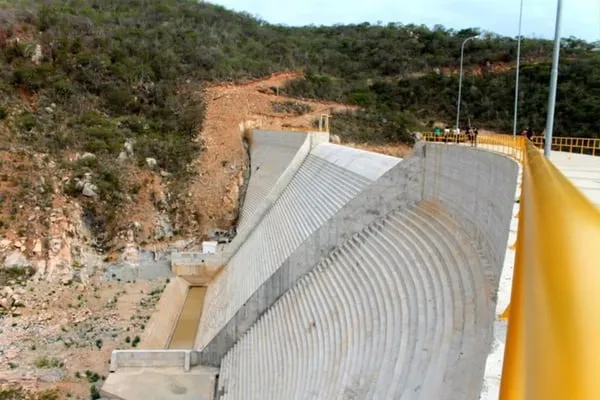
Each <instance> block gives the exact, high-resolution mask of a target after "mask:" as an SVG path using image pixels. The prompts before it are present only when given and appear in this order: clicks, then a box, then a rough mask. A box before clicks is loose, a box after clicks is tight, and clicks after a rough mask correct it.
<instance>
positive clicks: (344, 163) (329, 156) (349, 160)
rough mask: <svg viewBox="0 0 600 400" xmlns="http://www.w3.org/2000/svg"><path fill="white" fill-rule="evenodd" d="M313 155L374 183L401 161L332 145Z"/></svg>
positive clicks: (315, 151)
mask: <svg viewBox="0 0 600 400" xmlns="http://www.w3.org/2000/svg"><path fill="white" fill-rule="evenodd" d="M312 154H313V155H315V156H317V157H320V158H322V159H324V160H327V161H328V162H330V163H332V164H333V165H337V166H338V167H341V168H344V169H346V170H348V171H351V172H353V173H355V174H357V175H360V176H362V177H364V178H367V179H369V180H372V181H374V180H377V179H379V177H380V176H381V175H383V174H384V173H385V172H386V171H387V170H389V169H390V168H392V167H393V166H394V165H396V164H398V162H400V161H401V159H400V158H397V157H391V156H386V155H383V154H376V153H372V152H370V151H364V150H359V149H353V148H350V147H345V146H338V145H335V144H331V143H326V144H322V145H320V146H318V147H316V148H315V149H314V150H313V152H312Z"/></svg>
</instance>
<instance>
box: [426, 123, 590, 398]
mask: <svg viewBox="0 0 600 400" xmlns="http://www.w3.org/2000/svg"><path fill="white" fill-rule="evenodd" d="M425 139H426V140H427V139H428V138H427V137H426V138H425ZM511 145H512V146H514V147H513V149H512V150H511V149H509V147H510V146H511ZM477 147H481V148H485V149H490V150H494V151H500V152H502V153H504V154H508V155H511V156H513V157H515V158H517V159H519V158H520V160H521V162H522V165H523V180H522V188H521V202H520V211H519V228H518V235H517V246H516V258H515V269H514V276H513V288H512V294H511V305H510V316H509V321H508V333H507V341H506V348H505V357H504V364H503V372H502V380H501V389H500V399H501V400H530V399H532V400H538V399H539V400H542V399H543V400H546V399H557V400H559V399H560V400H563V399H574V400H575V399H577V400H596V399H600V211H598V209H597V208H596V207H595V206H594V205H593V204H592V203H591V202H590V201H589V200H588V199H587V198H586V197H585V196H584V195H583V194H582V193H581V192H580V191H579V190H578V189H577V188H576V187H575V186H573V184H572V183H571V182H570V181H569V180H568V179H567V178H566V177H565V176H564V175H563V174H562V173H561V172H560V171H559V170H558V169H557V168H556V167H555V166H554V165H553V164H552V163H551V162H550V161H549V160H548V159H546V158H545V157H543V155H542V154H541V152H540V151H539V149H538V148H536V147H535V145H534V144H533V143H531V142H530V141H528V140H525V139H524V138H523V137H517V138H513V137H511V136H508V135H504V136H501V135H489V136H483V135H480V136H479V138H478V139H477Z"/></svg>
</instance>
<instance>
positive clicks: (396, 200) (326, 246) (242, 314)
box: [200, 150, 422, 366]
mask: <svg viewBox="0 0 600 400" xmlns="http://www.w3.org/2000/svg"><path fill="white" fill-rule="evenodd" d="M328 151H330V150H328ZM357 155H359V156H361V157H365V159H364V160H363V161H365V162H360V163H357V164H354V165H353V167H354V168H363V167H365V166H366V165H368V163H367V162H366V161H368V159H367V158H366V157H367V156H368V153H366V152H365V153H357ZM340 162H341V160H340ZM420 168H421V160H420V157H413V158H412V159H411V160H406V161H404V162H402V163H400V164H397V165H396V166H395V167H392V168H391V169H390V170H388V172H386V173H385V174H384V175H383V176H381V177H380V178H379V179H378V180H377V181H376V182H374V183H372V184H371V185H370V186H368V187H367V188H366V189H365V190H364V191H363V192H361V193H360V194H359V195H358V196H356V197H355V198H354V199H353V200H351V201H350V202H349V203H347V204H346V205H345V206H344V207H343V208H342V209H341V210H339V211H338V212H337V213H336V214H334V215H333V216H332V217H331V218H330V219H328V220H327V221H326V222H325V223H323V224H322V225H321V226H320V228H319V229H318V230H316V231H315V232H314V233H313V234H312V235H310V236H309V237H308V239H307V240H305V241H304V242H303V243H302V244H301V245H300V246H299V247H298V248H296V250H295V251H294V252H293V253H292V254H291V255H290V256H289V257H288V258H287V259H286V261H285V262H284V263H283V264H282V265H281V266H280V267H279V268H278V269H277V270H276V271H275V272H274V273H273V274H272V275H271V276H270V278H269V279H268V280H267V281H265V282H264V283H263V284H262V285H261V286H260V287H259V288H258V290H257V291H256V292H254V294H253V295H252V296H251V297H250V298H249V299H248V300H247V301H246V302H245V304H244V305H243V306H242V307H241V308H239V310H238V312H237V313H236V314H235V315H234V317H233V318H232V319H230V320H229V322H228V323H227V324H226V325H225V327H224V328H223V329H222V330H221V331H220V332H219V334H218V335H216V336H215V337H214V339H213V340H212V341H211V342H210V343H208V345H207V346H206V347H204V349H203V350H202V352H201V355H200V357H201V362H202V363H203V364H207V365H213V366H218V365H219V363H220V361H221V359H222V358H223V356H224V355H225V353H226V352H227V351H228V350H229V349H231V347H232V346H233V345H234V344H235V342H236V341H237V340H238V339H239V338H241V336H242V335H243V334H244V333H246V331H247V330H248V329H249V328H250V327H251V326H252V325H253V324H254V323H255V322H256V321H257V320H258V319H259V318H260V316H261V315H262V314H263V313H264V312H265V311H266V310H267V309H268V308H269V307H270V306H271V305H272V304H273V303H275V301H277V299H279V298H280V297H281V296H282V295H283V294H284V293H285V292H286V291H287V290H288V289H289V288H291V287H292V285H294V283H295V282H296V281H297V280H298V279H300V278H301V277H302V276H304V275H305V274H307V273H308V272H310V271H311V270H312V268H313V267H314V266H315V265H317V264H318V263H319V262H320V261H321V260H323V259H324V258H325V257H327V255H328V254H329V253H330V252H331V251H332V250H333V249H335V248H336V247H337V246H340V245H341V244H342V243H344V242H345V241H346V240H347V239H349V238H350V237H351V236H352V235H354V234H355V233H358V232H360V231H361V230H362V229H363V228H364V226H365V225H367V224H370V223H371V222H373V221H375V220H376V219H378V218H380V217H381V216H382V215H385V214H387V213H389V212H390V211H392V210H394V209H396V208H398V207H402V206H406V205H408V204H415V203H416V202H418V201H419V200H420V199H421V197H420V196H421V192H422V191H421V189H420V188H421V173H420ZM399 194H400V195H399Z"/></svg>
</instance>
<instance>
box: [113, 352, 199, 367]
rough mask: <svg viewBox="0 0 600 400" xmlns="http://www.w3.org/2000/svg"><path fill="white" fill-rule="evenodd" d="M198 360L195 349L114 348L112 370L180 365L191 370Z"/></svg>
mask: <svg viewBox="0 0 600 400" xmlns="http://www.w3.org/2000/svg"><path fill="white" fill-rule="evenodd" d="M198 361H199V356H198V352H197V351H194V350H113V352H112V354H111V356H110V371H111V372H114V371H117V370H119V369H120V368H133V367H136V368H137V367H179V368H181V369H182V370H184V371H189V370H190V369H191V367H192V366H195V365H198Z"/></svg>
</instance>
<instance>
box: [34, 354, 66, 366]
mask: <svg viewBox="0 0 600 400" xmlns="http://www.w3.org/2000/svg"><path fill="white" fill-rule="evenodd" d="M63 365H64V364H63V363H62V362H61V361H60V360H59V359H58V358H56V357H48V356H40V357H38V358H36V359H35V366H36V367H37V368H62V367H63Z"/></svg>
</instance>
